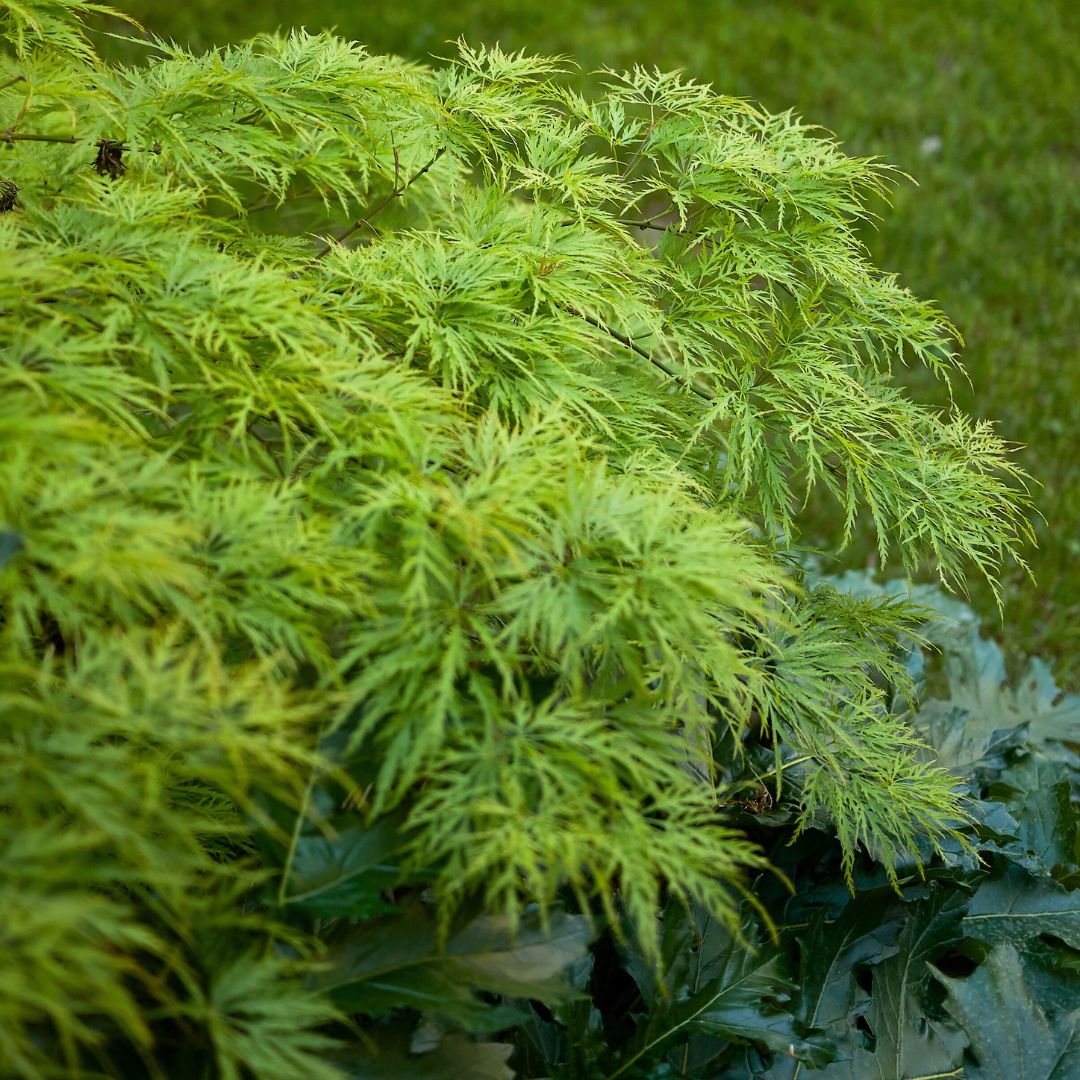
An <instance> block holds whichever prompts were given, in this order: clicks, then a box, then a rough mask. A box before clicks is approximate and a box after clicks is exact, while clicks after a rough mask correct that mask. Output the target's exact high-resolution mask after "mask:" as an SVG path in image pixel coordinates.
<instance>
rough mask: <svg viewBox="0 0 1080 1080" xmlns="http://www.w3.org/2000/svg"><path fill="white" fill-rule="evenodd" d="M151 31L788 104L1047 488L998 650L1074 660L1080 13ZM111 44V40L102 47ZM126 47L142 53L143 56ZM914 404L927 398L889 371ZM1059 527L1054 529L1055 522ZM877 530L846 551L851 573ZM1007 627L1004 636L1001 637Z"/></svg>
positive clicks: (979, 599)
mask: <svg viewBox="0 0 1080 1080" xmlns="http://www.w3.org/2000/svg"><path fill="white" fill-rule="evenodd" d="M131 10H132V11H133V12H134V13H135V14H136V15H138V16H140V17H142V16H143V15H145V17H146V19H147V20H148V23H149V25H152V26H153V27H154V28H155V29H156V30H157V31H158V32H159V33H163V34H166V35H168V34H172V35H176V36H177V37H178V40H182V41H185V42H188V41H190V42H192V43H194V44H195V45H196V46H198V47H204V46H205V45H207V44H219V43H221V42H222V41H224V40H234V39H236V38H238V37H243V36H246V35H247V34H250V33H254V32H255V31H257V30H263V29H266V28H267V27H271V26H284V27H288V26H293V25H305V26H307V27H308V28H309V29H322V28H328V27H337V28H338V29H339V31H340V32H342V33H343V34H345V35H346V36H350V37H356V38H359V39H360V40H362V41H364V42H366V43H367V44H368V45H369V46H370V47H371V48H372V49H373V50H374V51H377V52H393V53H399V54H402V55H406V56H410V57H414V58H416V59H425V58H428V57H430V56H431V55H435V56H441V55H446V54H447V51H448V46H447V41H448V40H450V41H452V40H453V39H455V38H457V37H458V36H459V35H461V34H464V35H466V37H467V38H468V40H469V41H471V42H473V43H474V44H475V43H478V42H485V43H488V44H494V43H496V42H500V43H501V44H502V45H503V46H504V47H506V48H510V49H518V48H527V49H529V50H531V51H539V52H548V53H565V54H567V55H569V56H572V57H573V58H574V59H575V60H577V61H578V62H579V64H580V68H579V70H578V71H577V72H576V73H575V74H574V75H573V79H574V82H575V84H576V85H578V86H579V87H584V86H588V87H595V86H596V84H597V82H598V81H599V79H598V78H597V76H595V75H594V74H593V73H594V72H595V70H596V69H598V68H600V67H603V66H615V67H630V66H632V65H634V64H636V63H642V64H645V65H648V66H652V65H654V64H657V65H659V66H660V67H661V68H664V69H674V68H681V69H684V70H686V71H687V72H691V73H693V74H694V76H695V77H696V78H699V79H702V80H704V81H707V82H712V83H714V84H715V85H716V86H718V87H721V88H723V90H724V92H725V93H729V94H735V95H740V96H745V97H747V98H749V99H751V100H754V101H760V102H763V103H764V104H765V105H766V106H768V107H769V108H771V109H773V110H777V111H780V110H784V109H788V108H793V109H794V110H795V111H796V113H798V114H800V115H802V116H804V117H806V118H808V119H809V120H811V121H813V122H815V123H818V124H823V125H824V126H825V127H827V128H828V129H830V130H831V131H833V132H836V133H837V135H838V137H839V138H840V139H841V140H842V142H843V144H844V146H845V148H846V149H847V150H848V152H849V153H852V154H855V155H879V156H880V157H881V158H882V159H883V160H885V161H891V162H895V163H897V164H899V165H900V166H901V167H902V168H903V169H904V170H905V171H906V172H907V173H910V174H911V176H912V177H913V178H914V180H915V181H917V184H916V183H911V182H904V183H902V184H900V185H899V187H898V188H897V190H896V192H895V193H894V196H893V200H892V201H893V206H892V208H891V209H889V210H888V211H886V210H885V209H884V207H878V208H877V209H878V210H879V212H880V215H881V216H880V218H878V219H875V220H873V221H870V222H865V223H863V224H862V225H861V226H860V227H858V232H859V235H860V237H861V238H862V239H863V241H864V242H865V243H866V244H867V246H868V248H869V250H870V252H871V255H872V259H873V261H874V262H875V264H876V265H878V266H880V267H884V268H887V269H889V270H892V271H896V272H898V273H899V274H900V276H901V279H902V280H903V281H904V282H905V283H906V284H907V285H908V286H909V287H910V288H912V289H913V290H914V291H915V292H916V293H917V294H918V295H920V296H925V297H933V298H935V299H937V300H938V301H939V302H940V304H941V306H942V308H943V309H944V310H945V311H946V312H947V313H948V314H949V316H950V318H951V319H952V320H953V321H954V322H955V323H956V325H957V326H958V327H959V328H960V331H961V332H962V334H963V336H964V341H965V349H964V357H965V366H966V368H967V370H968V371H969V373H970V375H971V383H970V385H968V384H967V383H966V382H965V381H963V380H961V381H959V382H958V383H957V385H956V386H955V388H954V389H955V393H956V396H957V401H958V402H959V403H960V404H961V406H962V407H963V408H964V409H965V410H966V411H968V412H971V413H973V414H974V415H977V416H986V417H994V418H995V419H997V420H998V421H1000V424H1001V428H1000V430H1001V431H1002V432H1004V433H1007V437H1008V438H1010V439H1012V440H1015V441H1017V442H1018V443H1023V444H1024V445H1023V447H1022V449H1021V450H1020V451H1019V455H1018V460H1019V461H1020V462H1021V463H1022V464H1023V465H1024V467H1025V468H1026V469H1027V470H1028V471H1029V472H1030V473H1031V474H1032V475H1033V476H1035V477H1037V478H1038V480H1039V484H1040V487H1039V488H1038V490H1037V496H1036V499H1037V504H1038V507H1039V510H1040V512H1041V515H1042V516H1041V517H1036V518H1035V519H1034V524H1035V526H1036V529H1037V531H1038V548H1037V549H1034V550H1032V551H1031V552H1030V555H1029V558H1030V561H1031V564H1032V567H1033V569H1034V571H1035V576H1036V580H1037V583H1038V587H1037V588H1032V587H1031V586H1030V584H1029V583H1028V582H1027V580H1026V579H1025V577H1024V575H1023V573H1022V571H1019V570H1012V571H1010V570H1006V571H1005V581H1006V582H1007V586H1008V587H1007V588H1006V616H1005V620H1004V623H1001V622H996V619H995V612H994V601H993V597H992V595H991V593H990V591H989V590H987V589H982V588H980V587H979V585H978V584H977V583H975V582H973V583H972V592H973V600H974V602H975V604H976V608H977V610H979V611H980V613H981V614H982V615H983V617H984V618H985V619H986V626H987V629H988V630H992V629H993V628H994V626H995V623H996V631H995V632H996V633H997V635H998V640H999V642H1000V643H1001V644H1002V646H1003V647H1004V648H1005V650H1006V655H1007V656H1013V657H1015V658H1017V659H1018V658H1019V657H1020V656H1021V655H1022V654H1023V653H1025V652H1034V653H1038V654H1039V655H1042V656H1046V657H1048V658H1053V660H1054V661H1055V666H1056V668H1057V669H1058V671H1059V672H1060V674H1061V677H1062V679H1063V680H1064V681H1065V683H1066V684H1067V685H1071V686H1072V687H1073V688H1074V689H1075V688H1076V684H1077V667H1076V664H1077V657H1080V559H1078V557H1077V556H1078V554H1080V546H1078V545H1080V541H1078V539H1077V536H1076V528H1075V523H1076V522H1077V521H1080V465H1078V464H1077V463H1078V462H1080V453H1078V452H1077V449H1078V448H1077V438H1076V432H1077V431H1080V404H1078V403H1080V363H1078V362H1077V358H1078V357H1080V331H1078V327H1080V246H1078V244H1080V241H1078V237H1080V111H1078V110H1077V108H1076V101H1077V98H1078V97H1080V71H1078V68H1077V65H1076V62H1075V57H1076V55H1077V54H1078V52H1080V7H1078V6H1077V5H1076V4H1075V3H1073V2H1072V0H1013V2H1010V3H1008V4H994V3H986V2H985V0H950V2H949V3H947V4H932V3H924V2H922V0H893V2H891V3H888V4H883V3H881V2H880V0H710V2H709V3H707V4H702V3H699V2H697V0H670V2H669V3H664V4H655V3H643V2H641V0H604V2H603V3H593V4H581V3H577V2H576V0H457V2H455V3H453V4H447V3H443V2H442V0H415V2H413V3H410V4H407V5H405V4H398V3H394V2H392V0H370V2H368V3H365V4H354V3H351V2H348V0H307V2H306V3H305V4H304V5H303V6H302V8H301V7H298V6H297V5H296V4H293V3H289V2H287V0H259V2H258V3H254V4H246V5H241V4H222V3H218V2H216V0H189V2H188V3H186V4H184V5H182V6H181V5H176V4H171V3H165V2H163V0H132V6H131ZM103 44H105V45H108V44H109V43H107V42H104V43H103ZM127 54H128V55H131V56H133V57H134V56H138V55H139V52H138V50H132V49H130V48H129V49H128V50H127ZM898 378H899V379H900V381H901V383H902V384H903V385H905V386H907V387H908V388H909V389H910V390H911V392H912V393H914V394H915V395H916V397H917V398H918V399H919V400H923V401H930V402H941V401H942V400H943V395H942V393H941V389H940V387H939V386H937V385H936V384H935V383H934V381H933V380H932V379H931V378H929V377H927V375H926V374H925V373H923V372H921V371H920V369H919V368H918V367H917V366H913V367H909V368H907V369H904V370H902V371H900V372H898ZM1063 523H1067V524H1063ZM803 524H804V528H805V531H806V533H807V535H808V536H809V537H810V538H811V539H812V540H813V541H815V542H819V543H822V544H824V545H826V546H828V545H829V543H830V541H829V538H830V537H832V536H834V535H835V529H836V520H835V515H834V514H833V513H832V512H831V510H830V508H829V505H828V503H827V502H825V501H821V502H819V501H817V500H814V499H811V502H810V504H809V506H808V507H807V512H806V514H804V515H803ZM872 551H873V538H872V536H870V535H869V533H862V534H860V535H859V536H858V537H857V538H856V541H855V543H854V544H853V545H852V547H851V548H850V549H849V550H848V552H847V553H846V555H845V562H846V564H847V565H851V566H860V567H861V566H865V565H866V563H867V559H868V558H870V557H872ZM1005 627H1007V628H1008V629H1007V631H1006V630H1005Z"/></svg>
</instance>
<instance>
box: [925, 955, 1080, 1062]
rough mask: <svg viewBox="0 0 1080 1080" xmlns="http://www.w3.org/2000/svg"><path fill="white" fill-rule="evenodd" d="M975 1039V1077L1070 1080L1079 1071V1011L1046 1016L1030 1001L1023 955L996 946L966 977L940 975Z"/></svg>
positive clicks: (950, 1004) (952, 1008) (952, 1007)
mask: <svg viewBox="0 0 1080 1080" xmlns="http://www.w3.org/2000/svg"><path fill="white" fill-rule="evenodd" d="M936 977H937V979H938V980H939V981H940V982H941V984H942V985H943V986H944V987H945V992H946V994H947V995H948V1001H947V1004H946V1008H947V1009H948V1011H949V1013H950V1014H951V1015H952V1017H953V1018H954V1020H955V1021H956V1022H957V1023H958V1024H959V1025H960V1026H961V1027H962V1028H963V1030H964V1033H965V1034H966V1035H967V1037H968V1039H969V1040H970V1043H971V1048H970V1054H971V1056H972V1057H973V1058H974V1060H975V1064H968V1065H967V1066H966V1068H965V1075H966V1076H968V1077H971V1078H972V1080H1016V1078H1017V1077H1024V1080H1069V1078H1071V1077H1074V1076H1076V1075H1077V1073H1078V1072H1080V1011H1077V1012H1073V1013H1071V1014H1070V1013H1059V1014H1057V1015H1056V1016H1052V1017H1048V1016H1047V1015H1046V1013H1045V1012H1044V1011H1043V1010H1042V1009H1041V1008H1039V1006H1038V1004H1036V1002H1035V1001H1033V1000H1032V998H1031V995H1030V993H1029V991H1028V987H1027V985H1026V983H1025V979H1024V970H1023V963H1022V961H1021V954H1020V953H1019V952H1018V951H1017V950H1016V949H1015V948H1013V947H1012V946H1011V945H1008V944H1004V943H1002V944H998V945H995V946H994V948H993V950H992V951H991V952H990V955H989V956H988V957H987V958H986V960H985V961H984V962H983V963H982V964H980V965H979V967H977V968H976V969H975V972H974V974H972V975H969V976H968V977H967V978H966V979H951V978H948V977H946V976H944V975H941V974H937V975H936Z"/></svg>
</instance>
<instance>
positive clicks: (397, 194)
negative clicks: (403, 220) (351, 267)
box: [315, 146, 446, 259]
mask: <svg viewBox="0 0 1080 1080" xmlns="http://www.w3.org/2000/svg"><path fill="white" fill-rule="evenodd" d="M445 153H446V147H445V146H441V147H439V149H438V150H436V151H435V155H434V157H432V159H431V160H430V161H429V162H428V163H427V164H426V165H425V166H424V167H423V168H422V169H420V170H419V171H418V172H415V173H413V175H412V176H410V177H409V179H408V180H407V181H406V182H405V183H404V184H400V183H399V182H398V181H399V170H400V167H401V162H400V158H399V156H398V152H397V150H395V151H394V188H393V190H392V191H391V192H390V194H389V195H387V196H386V198H385V199H383V201H382V202H381V203H379V204H378V205H377V206H376V207H375V208H374V209H372V210H369V211H368V212H367V213H366V214H365V215H364V216H363V217H362V218H357V219H356V221H354V222H353V223H352V224H351V225H350V226H349V227H348V228H347V229H346V230H345V231H344V232H341V233H339V234H338V235H337V236H335V237H334V238H333V239H332V240H330V241H329V242H328V243H327V244H326V245H325V246H324V247H323V248H322V249H321V250H320V251H319V253H318V254H317V255H316V256H315V258H316V259H321V258H323V256H324V255H327V254H329V253H330V251H332V250H333V247H334V245H335V244H341V243H344V242H345V241H346V240H347V239H348V238H349V237H350V236H352V234H353V233H354V232H356V230H357V229H362V228H363V227H364V226H365V225H367V226H368V228H372V226H371V219H372V218H373V217H374V216H375V215H376V214H378V213H381V212H382V211H383V210H385V209H386V208H387V207H388V206H389V205H390V204H391V203H392V202H393V201H394V200H395V199H400V198H401V196H402V195H404V194H405V192H406V191H408V190H409V188H411V187H412V186H413V184H415V183H416V181H417V180H419V179H420V177H421V176H423V175H424V174H425V173H427V172H428V170H429V169H431V167H432V166H433V165H434V164H435V162H436V161H438V160H439V158H441V157H442V156H443V154H445Z"/></svg>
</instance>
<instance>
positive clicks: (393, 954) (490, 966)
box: [318, 905, 591, 1031]
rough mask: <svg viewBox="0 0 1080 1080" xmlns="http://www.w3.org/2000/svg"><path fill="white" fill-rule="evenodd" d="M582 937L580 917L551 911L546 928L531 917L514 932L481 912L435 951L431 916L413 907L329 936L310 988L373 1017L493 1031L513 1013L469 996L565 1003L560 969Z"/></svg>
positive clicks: (586, 932) (567, 993) (577, 951)
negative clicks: (413, 1017)
mask: <svg viewBox="0 0 1080 1080" xmlns="http://www.w3.org/2000/svg"><path fill="white" fill-rule="evenodd" d="M590 937H591V931H590V929H589V926H588V922H587V920H586V919H585V918H584V917H582V916H574V915H565V914H562V913H561V912H557V911H556V912H552V914H551V917H550V920H549V923H548V925H547V926H543V925H541V924H540V922H539V920H538V919H537V918H536V917H535V916H532V917H530V918H529V919H528V920H527V921H524V922H522V923H521V925H519V926H518V927H516V928H515V927H513V926H512V925H511V923H510V921H509V920H508V919H507V918H505V917H499V916H492V915H481V916H479V917H477V918H475V919H473V920H472V921H470V922H468V923H467V924H466V925H464V926H463V927H460V928H459V929H457V930H456V931H455V932H454V933H452V934H451V935H450V937H449V938H448V939H447V940H446V942H445V944H444V945H442V946H440V942H439V931H438V927H437V925H436V923H435V921H434V919H433V918H432V917H431V916H430V914H428V913H426V912H425V911H423V909H422V908H421V907H420V906H419V905H416V906H414V907H413V908H411V909H410V910H408V911H407V912H405V913H404V914H403V915H402V916H400V917H396V918H394V917H391V918H389V919H385V920H381V921H378V920H377V921H373V922H369V923H367V924H365V925H363V926H361V927H358V928H356V929H347V930H345V931H343V932H342V933H340V934H338V935H336V937H335V938H334V939H332V941H331V944H330V948H329V951H328V953H327V956H326V958H325V959H326V962H327V965H328V967H327V970H326V971H325V972H324V973H323V974H322V975H321V976H319V979H318V985H319V987H320V989H323V990H327V991H330V992H332V993H333V995H334V998H335V1000H336V1001H337V1002H339V1003H340V1004H341V1005H342V1006H343V1007H346V1008H348V1009H350V1010H351V1011H356V1012H364V1013H369V1014H371V1015H376V1016H378V1015H385V1014H386V1013H388V1012H390V1011H391V1010H393V1009H394V1008H399V1007H402V1006H408V1007H411V1008H415V1009H417V1010H419V1011H421V1012H431V1013H435V1014H438V1015H441V1016H443V1017H446V1018H448V1019H451V1020H454V1021H456V1022H458V1023H461V1024H463V1025H465V1026H467V1027H470V1028H476V1029H481V1030H483V1029H486V1030H492V1031H497V1030H499V1029H500V1027H503V1026H506V1025H507V1023H508V1022H509V1021H510V1020H512V1019H513V1018H514V1017H515V1015H516V1014H515V1013H514V1012H513V1010H510V1009H505V1008H502V1009H493V1008H492V1006H490V1005H488V1004H486V1003H485V1002H483V1001H481V1000H480V999H479V998H478V997H477V996H476V994H475V991H479V990H487V991H493V992H496V993H499V994H503V995H506V996H507V997H511V998H536V999H538V1000H540V1001H548V1002H551V1003H553V1004H554V1003H556V1002H559V1001H565V1000H568V999H569V998H572V997H574V996H575V991H574V990H573V988H572V987H571V986H570V985H569V983H568V982H567V981H566V978H565V971H566V969H567V967H568V966H569V965H570V964H572V963H573V962H574V961H575V960H577V959H579V958H580V957H581V956H582V954H583V953H584V951H585V948H586V946H587V944H588V942H589V939H590Z"/></svg>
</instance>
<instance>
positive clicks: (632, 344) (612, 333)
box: [566, 307, 713, 401]
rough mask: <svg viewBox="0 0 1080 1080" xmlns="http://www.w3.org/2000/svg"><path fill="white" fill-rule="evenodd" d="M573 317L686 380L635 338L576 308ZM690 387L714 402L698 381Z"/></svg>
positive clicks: (693, 381)
mask: <svg viewBox="0 0 1080 1080" xmlns="http://www.w3.org/2000/svg"><path fill="white" fill-rule="evenodd" d="M566 310H567V311H569V312H570V313H571V314H572V315H576V316H577V317H578V318H579V319H583V320H584V321H585V322H587V323H588V324H589V325H590V326H595V327H596V329H597V330H602V331H603V332H604V333H605V334H607V335H608V336H609V337H612V338H614V339H615V340H616V341H617V342H618V343H619V344H620V345H623V346H625V347H626V348H627V349H629V350H630V351H631V352H634V353H637V355H638V356H640V357H641V358H642V359H643V360H648V361H649V363H650V364H654V365H655V366H656V367H658V368H659V369H660V370H661V371H662V372H664V374H665V375H668V376H670V377H671V378H672V379H677V380H678V381H680V382H682V381H684V380H685V379H686V376H685V375H684V374H681V373H680V372H679V371H678V370H677V369H676V368H674V367H672V365H671V364H669V363H667V361H665V360H661V359H660V357H658V356H655V355H654V354H653V353H651V352H649V350H648V349H643V348H642V347H641V346H640V345H639V344H638V343H637V342H636V341H634V340H633V338H630V337H627V336H626V334H621V333H620V332H619V331H618V330H614V329H612V327H610V326H607V325H605V324H604V323H602V322H601V321H600V320H599V319H594V318H593V317H592V316H591V315H586V314H585V312H583V311H577V310H576V309H574V308H569V307H568V308H567V309H566ZM688 385H689V387H690V389H691V390H693V392H694V393H695V394H697V395H698V397H700V398H704V399H705V400H706V401H712V400H713V395H712V393H710V391H708V390H707V389H705V388H703V387H702V386H701V385H700V384H699V383H698V381H697V380H696V379H693V378H691V379H690V381H689V383H688Z"/></svg>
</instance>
